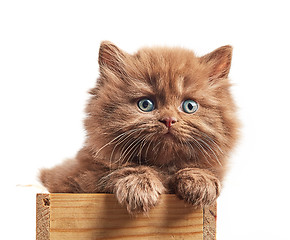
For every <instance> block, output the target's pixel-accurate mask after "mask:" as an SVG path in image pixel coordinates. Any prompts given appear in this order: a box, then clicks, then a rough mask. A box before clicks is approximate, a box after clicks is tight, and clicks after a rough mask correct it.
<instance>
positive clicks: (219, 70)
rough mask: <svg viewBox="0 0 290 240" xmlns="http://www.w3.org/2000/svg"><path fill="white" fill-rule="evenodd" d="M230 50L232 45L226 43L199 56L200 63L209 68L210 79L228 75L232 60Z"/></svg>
mask: <svg viewBox="0 0 290 240" xmlns="http://www.w3.org/2000/svg"><path fill="white" fill-rule="evenodd" d="M232 51H233V48H232V46H230V45H226V46H223V47H220V48H218V49H216V50H214V51H213V52H211V53H209V54H206V55H205V56H203V57H201V58H200V61H201V63H202V64H206V65H207V66H208V67H209V69H210V72H209V78H210V80H213V79H219V78H227V77H228V74H229V72H230V67H231V61H232Z"/></svg>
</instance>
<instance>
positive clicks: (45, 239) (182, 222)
mask: <svg viewBox="0 0 290 240" xmlns="http://www.w3.org/2000/svg"><path fill="white" fill-rule="evenodd" d="M40 196H42V195H41V194H39V195H38V196H37V198H38V200H37V201H38V204H40V202H41V201H42V207H37V211H41V212H42V214H40V215H39V213H37V216H38V217H37V221H40V223H38V224H37V226H38V228H45V229H48V230H47V231H46V230H38V231H37V232H38V234H37V236H38V238H37V240H60V239H61V240H66V239H69V240H74V239H84V240H92V239H94V240H97V239H121V240H129V239H138V240H144V239H146V240H147V239H149V240H151V239H185V240H186V239H191V240H204V239H206V240H214V239H215V217H214V218H213V215H214V216H215V214H216V212H215V211H216V206H213V207H211V208H207V209H194V208H193V207H192V206H191V205H187V204H185V203H184V201H181V200H179V199H178V198H177V197H176V196H175V195H171V194H168V195H162V196H161V200H160V203H159V205H158V206H157V207H155V208H154V209H152V210H151V211H150V212H149V213H148V214H147V215H144V214H138V215H137V216H131V215H129V214H128V213H127V211H126V209H125V208H124V207H121V206H120V205H119V204H118V202H117V201H116V199H115V197H114V196H113V195H112V194H62V193H61V194H49V195H45V196H42V197H40ZM41 199H48V200H49V206H43V201H44V200H41ZM44 205H45V204H44ZM43 207H45V210H44V209H42V208H43ZM47 208H48V209H49V211H48V210H47ZM47 211H48V212H49V213H48V215H49V217H47V215H46V214H47ZM204 217H205V218H204ZM44 222H46V224H44ZM47 222H48V223H47ZM47 232H48V233H47Z"/></svg>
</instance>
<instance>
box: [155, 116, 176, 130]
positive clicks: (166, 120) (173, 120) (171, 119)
mask: <svg viewBox="0 0 290 240" xmlns="http://www.w3.org/2000/svg"><path fill="white" fill-rule="evenodd" d="M159 122H162V123H164V124H165V126H166V127H167V128H170V127H171V126H172V125H173V124H175V123H176V122H177V119H176V118H175V117H166V118H163V119H160V120H159Z"/></svg>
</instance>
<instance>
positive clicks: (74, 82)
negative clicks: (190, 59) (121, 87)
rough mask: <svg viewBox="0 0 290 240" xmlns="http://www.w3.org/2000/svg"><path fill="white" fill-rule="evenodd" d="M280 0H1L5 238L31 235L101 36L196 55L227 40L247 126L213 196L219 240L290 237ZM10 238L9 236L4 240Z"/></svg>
mask: <svg viewBox="0 0 290 240" xmlns="http://www.w3.org/2000/svg"><path fill="white" fill-rule="evenodd" d="M289 23H290V17H289V5H288V4H287V1H279V0H275V1H239V2H238V1H228V2H227V1H221V0H220V1H157V0H156V1H125V0H122V1H107V0H106V1H86V0H85V1H72V0H71V1H61V0H58V1H39V0H37V1H31V0H26V1H13V0H10V1H1V2H0V26H1V28H0V31H1V32H0V34H1V36H0V43H1V44H0V81H1V85H0V105H1V108H0V111H1V118H0V121H1V124H0V141H1V142H0V151H1V152H0V154H1V156H0V159H1V174H0V178H1V181H0V184H1V197H0V201H1V202H0V207H1V210H0V214H1V219H2V225H1V226H2V227H1V236H7V238H6V239H20V238H21V239H34V238H35V193H36V192H40V191H41V189H38V188H36V187H21V186H17V185H18V184H21V185H26V184H37V177H36V176H37V173H38V171H39V169H40V168H41V167H50V166H53V165H55V164H57V163H60V162H61V161H62V160H63V159H65V158H67V157H73V156H74V154H75V153H76V152H77V151H78V149H80V148H81V146H82V144H83V141H84V137H85V133H84V130H83V127H82V121H83V119H84V117H85V115H84V106H85V103H86V100H87V99H88V94H87V90H88V89H89V88H91V87H93V86H94V84H95V80H96V78H97V76H98V65H97V55H98V47H99V43H100V41H102V40H110V41H112V42H114V43H115V44H117V45H118V46H119V47H120V48H122V49H124V50H126V51H128V52H130V53H133V52H134V51H136V50H137V49H138V48H139V47H142V46H152V45H166V46H182V47H187V48H190V49H192V50H195V52H196V53H197V54H198V55H203V54H205V53H207V52H209V51H212V50H214V49H215V48H217V47H219V46H222V45H226V44H231V45H232V46H233V47H234V55H233V62H232V69H231V72H230V78H231V79H232V82H233V84H234V87H233V93H234V96H235V99H236V101H237V104H238V106H239V116H240V119H241V121H242V123H243V128H242V131H241V133H242V138H241V141H240V144H239V147H238V148H237V149H236V151H235V152H234V153H233V155H232V159H231V165H232V167H231V169H230V172H229V174H228V176H227V179H226V184H225V188H224V190H223V192H222V195H221V197H220V198H219V200H218V226H217V239H218V240H245V239H247V240H248V239H250V240H251V239H263V240H265V239H266V240H268V239H269V240H270V239H271V240H272V239H275V240H282V239H283V240H284V239H288V240H289V239H290V234H289V216H290V210H289V202H290V197H289V185H290V184H289V183H290V182H289V175H290V172H289V166H290V165H289V162H290V157H289V147H290V146H289V134H290V130H289V122H290V115H289V113H288V110H289V105H290V96H289V95H290V91H289V90H290V89H289V81H290V77H289V74H290V70H289V69H290V66H289V65H290V61H289V56H290V47H289V44H290V37H289ZM8 236H9V237H8Z"/></svg>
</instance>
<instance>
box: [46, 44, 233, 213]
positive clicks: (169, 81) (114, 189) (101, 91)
mask: <svg viewBox="0 0 290 240" xmlns="http://www.w3.org/2000/svg"><path fill="white" fill-rule="evenodd" d="M231 56H232V48H231V47H230V46H224V47H221V48H218V49H217V50H215V51H213V52H211V53H209V54H207V55H205V56H203V57H196V56H195V55H194V53H193V52H192V51H189V50H186V49H182V48H157V47H156V48H143V49H141V50H139V51H138V52H137V53H135V54H134V55H130V54H128V53H126V52H124V51H122V50H120V49H119V48H118V47H116V46H115V45H113V44H112V43H110V42H102V44H101V46H100V51H99V66H100V77H99V79H98V81H97V84H96V87H95V88H93V89H92V90H91V91H90V94H91V95H92V97H91V99H90V101H89V103H88V105H87V108H86V112H87V118H86V120H85V128H86V131H87V139H86V142H85V145H84V147H83V148H82V149H81V150H80V151H79V153H78V154H77V156H76V158H75V159H72V160H69V161H66V162H64V163H63V164H62V165H60V166H56V167H54V168H53V169H43V170H42V171H41V175H40V179H41V181H42V183H43V185H44V186H45V187H47V189H48V190H49V191H50V192H71V193H98V192H105V193H114V194H115V195H116V198H117V199H118V201H119V202H120V203H121V204H122V205H125V206H126V207H127V209H128V211H129V212H142V211H145V212H146V211H148V210H149V209H150V208H151V207H153V206H155V205H156V204H157V203H158V199H159V196H160V194H162V193H175V194H176V195H177V196H179V197H180V198H181V199H184V200H185V201H186V202H188V203H190V204H193V205H195V206H197V207H202V206H204V205H209V204H211V203H213V202H214V201H215V200H216V198H217V197H218V195H219V193H220V190H221V182H222V180H223V176H224V173H225V170H226V165H227V158H228V156H229V153H230V151H231V149H232V148H233V146H234V144H235V142H236V139H237V129H238V123H237V119H236V115H235V106H234V103H233V100H232V97H231V94H230V91H229V88H230V83H229V80H228V78H227V77H228V73H229V70H230V65H231Z"/></svg>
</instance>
